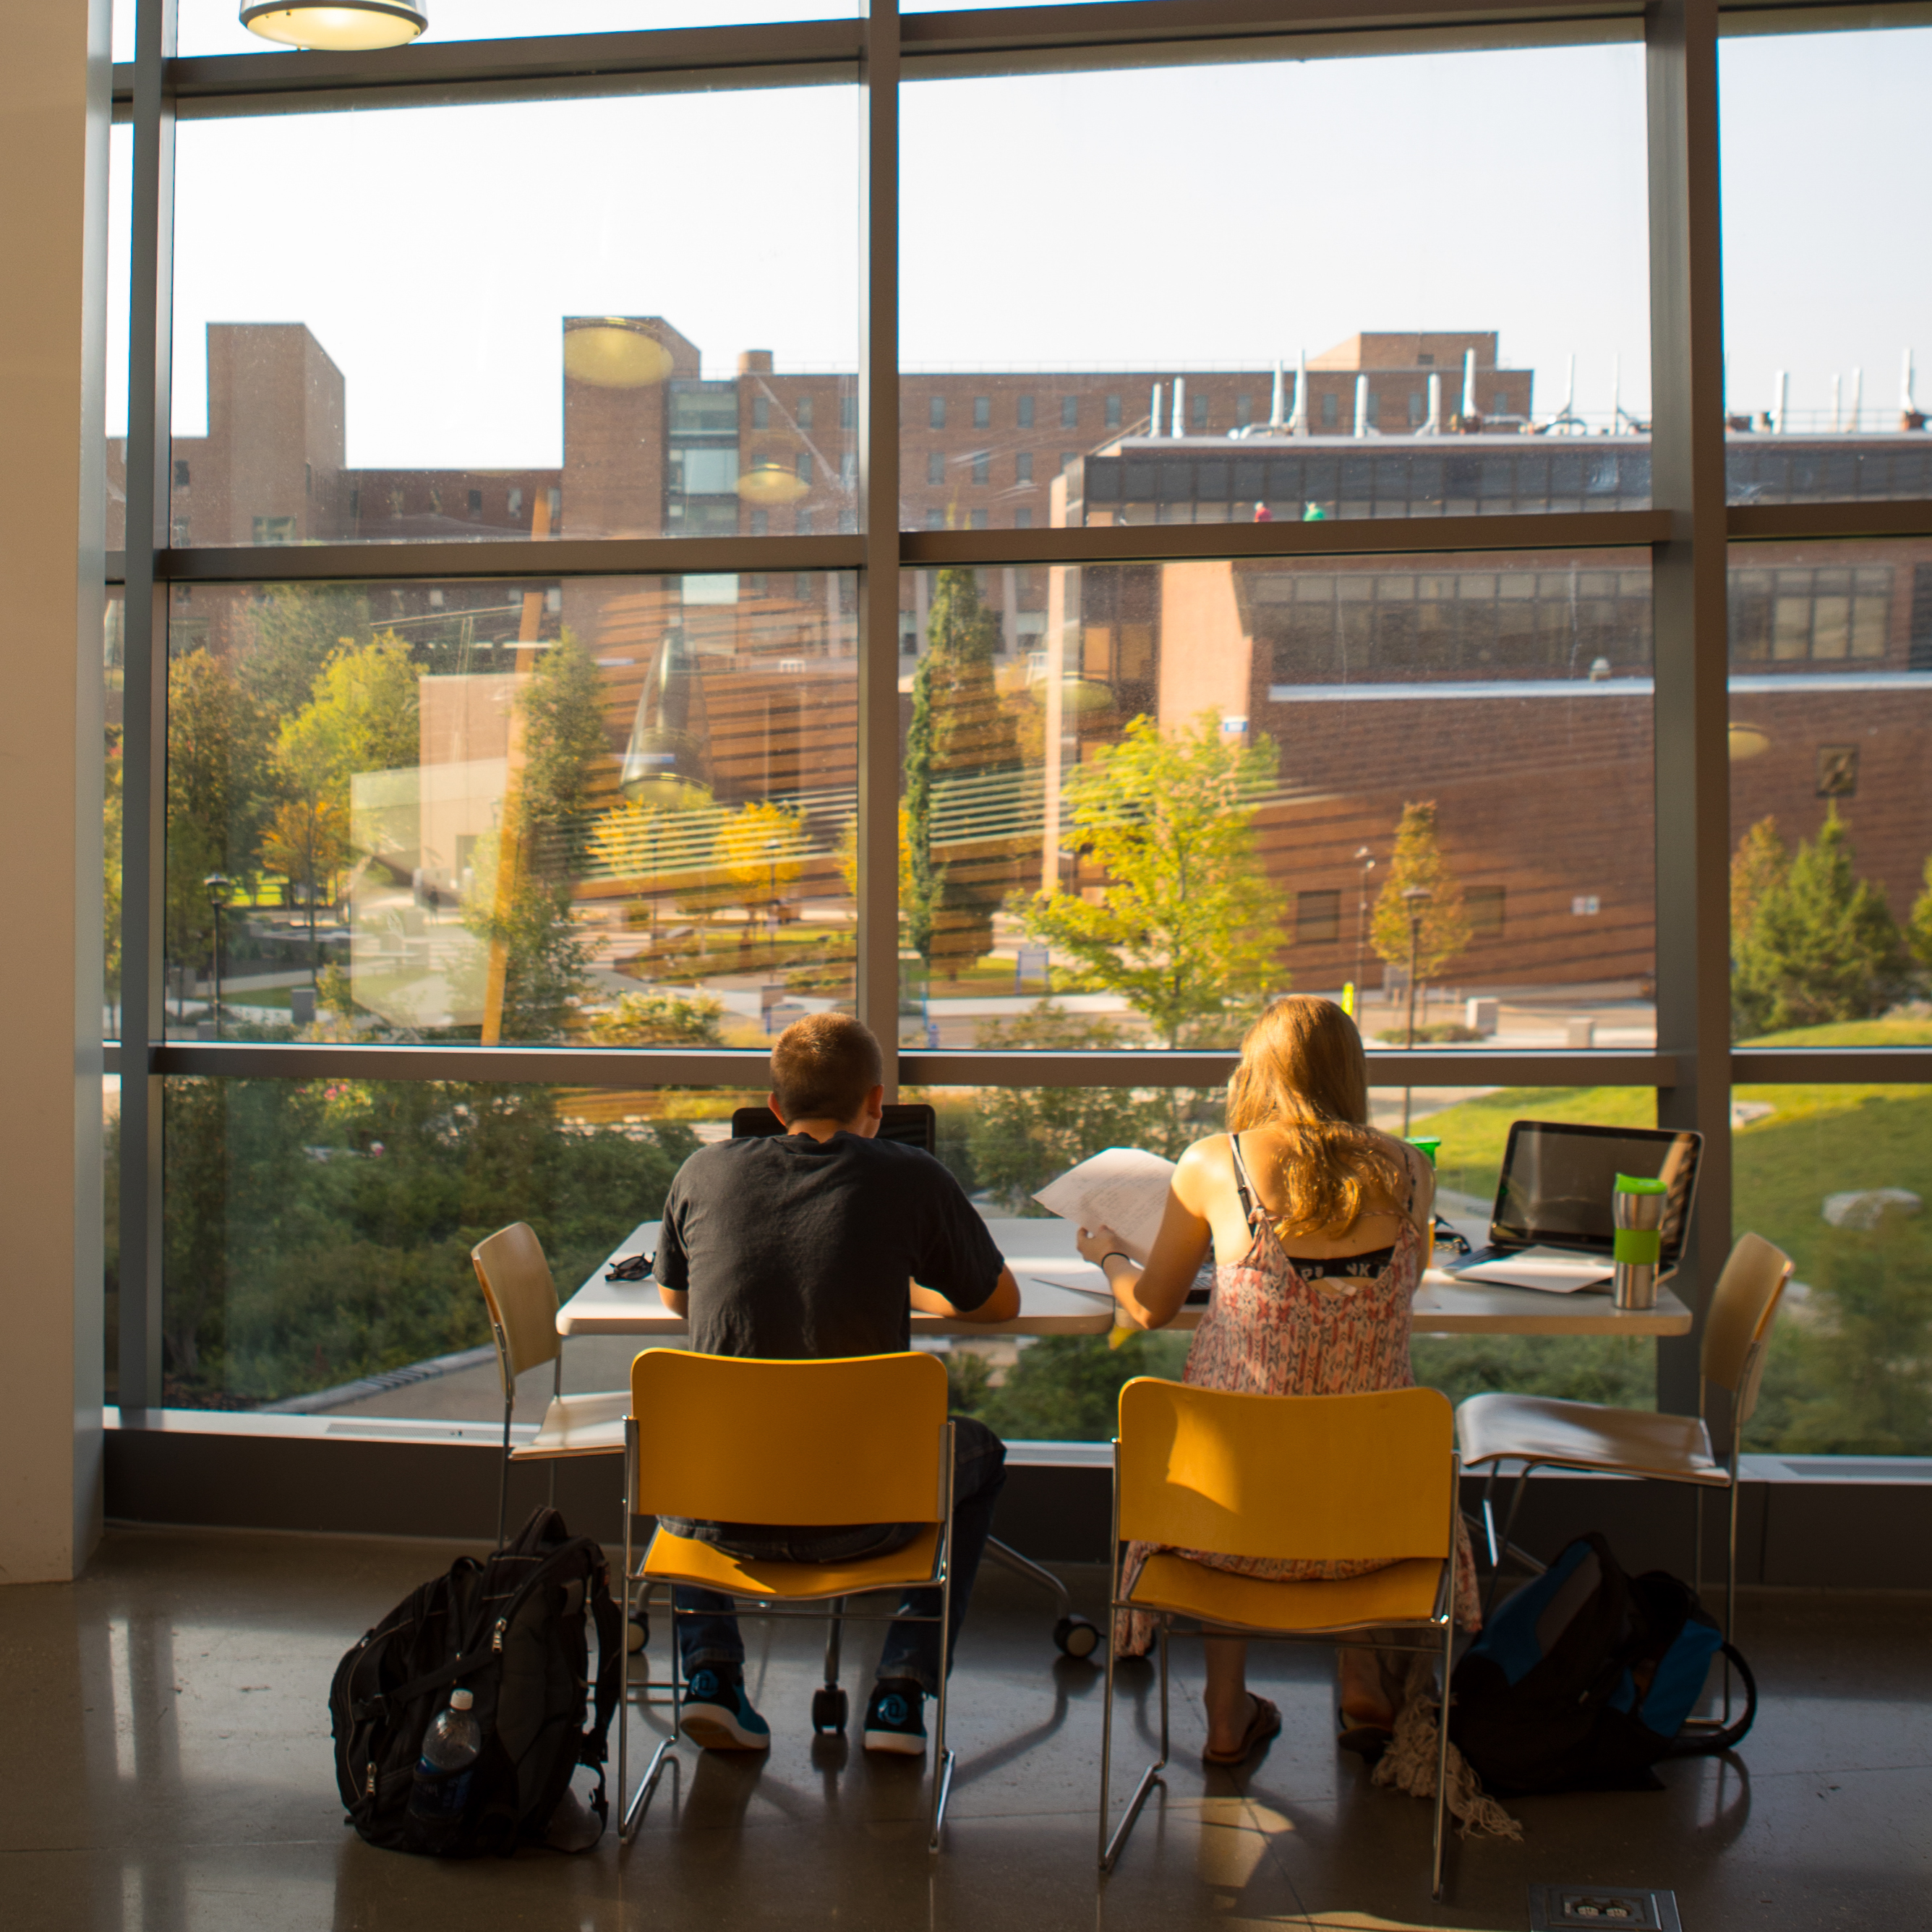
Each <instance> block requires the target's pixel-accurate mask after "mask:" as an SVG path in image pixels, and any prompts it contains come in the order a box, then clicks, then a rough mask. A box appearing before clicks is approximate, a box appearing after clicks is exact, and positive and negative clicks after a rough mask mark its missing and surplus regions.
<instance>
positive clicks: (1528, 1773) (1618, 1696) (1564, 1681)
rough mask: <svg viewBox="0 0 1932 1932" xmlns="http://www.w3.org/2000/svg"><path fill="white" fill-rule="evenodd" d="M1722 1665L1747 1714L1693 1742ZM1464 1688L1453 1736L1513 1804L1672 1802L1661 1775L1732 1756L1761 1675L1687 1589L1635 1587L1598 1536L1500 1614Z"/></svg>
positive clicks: (1475, 1653)
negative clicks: (1665, 1765)
mask: <svg viewBox="0 0 1932 1932" xmlns="http://www.w3.org/2000/svg"><path fill="white" fill-rule="evenodd" d="M1719 1655H1722V1656H1724V1657H1727V1658H1730V1661H1731V1664H1732V1665H1733V1667H1734V1668H1735V1669H1736V1671H1737V1673H1738V1675H1739V1677H1740V1678H1741V1679H1742V1680H1743V1682H1744V1688H1745V1710H1744V1715H1742V1717H1741V1718H1739V1719H1738V1721H1736V1723H1735V1724H1731V1725H1729V1726H1727V1727H1725V1728H1724V1729H1723V1730H1717V1729H1715V1728H1713V1729H1711V1730H1699V1731H1696V1732H1691V1733H1685V1730H1684V1723H1685V1719H1686V1718H1688V1717H1689V1715H1691V1711H1692V1710H1693V1709H1694V1708H1695V1706H1696V1705H1697V1700H1698V1697H1700V1694H1702V1692H1703V1688H1704V1679H1705V1676H1706V1673H1707V1672H1708V1671H1709V1668H1710V1665H1711V1661H1712V1658H1715V1657H1717V1656H1719ZM1452 1688H1453V1690H1454V1698H1453V1700H1452V1702H1451V1705H1450V1707H1449V1735H1450V1736H1451V1738H1452V1739H1454V1741H1455V1744H1456V1747H1457V1749H1458V1750H1459V1751H1461V1752H1462V1754H1463V1756H1464V1757H1466V1759H1468V1760H1469V1763H1471V1764H1472V1765H1473V1766H1475V1769H1476V1770H1477V1771H1478V1772H1480V1773H1481V1776H1482V1780H1483V1783H1484V1785H1485V1786H1486V1787H1487V1788H1488V1789H1489V1790H1491V1791H1493V1792H1495V1793H1497V1794H1498V1795H1499V1796H1503V1797H1510V1796H1516V1795H1517V1794H1520V1793H1525V1792H1534V1791H1580V1790H1597V1791H1647V1790H1661V1789H1662V1788H1663V1787H1662V1784H1661V1780H1660V1779H1659V1778H1658V1776H1657V1775H1656V1773H1655V1772H1654V1771H1653V1770H1652V1769H1651V1767H1652V1766H1653V1765H1655V1764H1657V1763H1659V1762H1661V1760H1664V1759H1665V1758H1673V1757H1704V1756H1709V1755H1712V1754H1716V1753H1718V1752H1720V1751H1729V1750H1730V1749H1731V1748H1732V1747H1733V1745H1736V1744H1737V1743H1738V1742H1739V1741H1740V1740H1741V1739H1742V1738H1743V1737H1744V1736H1745V1733H1746V1732H1748V1730H1750V1729H1751V1721H1752V1719H1753V1718H1755V1717H1756V1716H1757V1684H1756V1683H1755V1682H1754V1680H1753V1679H1752V1676H1751V1667H1750V1666H1749V1665H1748V1664H1746V1663H1745V1661H1744V1659H1743V1658H1742V1657H1741V1656H1740V1655H1739V1653H1738V1652H1737V1651H1736V1649H1733V1646H1730V1644H1728V1643H1725V1642H1724V1640H1723V1637H1722V1634H1721V1632H1720V1631H1718V1626H1717V1625H1716V1623H1715V1622H1714V1621H1713V1620H1712V1618H1711V1616H1709V1613H1707V1612H1706V1610H1705V1609H1704V1607H1703V1605H1702V1604H1700V1603H1699V1602H1698V1601H1697V1597H1696V1596H1695V1595H1694V1594H1693V1592H1691V1589H1689V1588H1688V1586H1686V1585H1685V1584H1683V1583H1679V1581H1678V1580H1677V1579H1676V1577H1672V1576H1668V1575H1667V1574H1665V1573H1664V1571H1661V1570H1653V1571H1650V1572H1649V1574H1647V1575H1645V1576H1642V1577H1630V1576H1627V1575H1626V1574H1625V1572H1624V1571H1623V1569H1622V1567H1621V1566H1620V1565H1619V1563H1618V1562H1617V1559H1616V1558H1615V1557H1614V1556H1612V1555H1611V1553H1610V1545H1609V1544H1607V1543H1606V1542H1605V1541H1604V1539H1603V1538H1602V1537H1601V1536H1599V1535H1597V1534H1596V1533H1595V1532H1592V1533H1591V1534H1590V1535H1588V1536H1583V1537H1579V1538H1577V1541H1575V1542H1574V1543H1572V1544H1570V1545H1569V1547H1568V1548H1567V1549H1565V1550H1564V1552H1563V1553H1562V1555H1561V1556H1559V1557H1558V1558H1557V1559H1556V1562H1554V1563H1553V1564H1551V1565H1550V1568H1548V1569H1547V1571H1544V1574H1542V1575H1541V1577H1538V1578H1536V1579H1535V1581H1534V1582H1532V1583H1527V1584H1526V1585H1525V1586H1523V1588H1522V1589H1520V1590H1518V1591H1517V1592H1516V1593H1515V1594H1514V1595H1513V1596H1511V1597H1509V1598H1506V1599H1505V1601H1503V1602H1502V1604H1499V1605H1498V1607H1496V1610H1495V1612H1494V1613H1493V1615H1492V1616H1490V1619H1489V1620H1488V1622H1487V1623H1486V1624H1485V1625H1484V1628H1483V1633H1482V1635H1481V1637H1478V1639H1477V1640H1476V1641H1475V1643H1473V1644H1472V1645H1471V1646H1469V1649H1468V1650H1467V1651H1466V1652H1465V1653H1464V1655H1463V1658H1462V1661H1460V1663H1459V1664H1457V1666H1456V1672H1455V1676H1454V1679H1452Z"/></svg>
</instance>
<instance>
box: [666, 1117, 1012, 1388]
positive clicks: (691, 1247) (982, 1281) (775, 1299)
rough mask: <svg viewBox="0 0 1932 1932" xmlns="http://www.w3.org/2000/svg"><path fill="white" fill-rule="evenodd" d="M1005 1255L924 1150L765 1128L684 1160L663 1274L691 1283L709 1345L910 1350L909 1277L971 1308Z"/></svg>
mask: <svg viewBox="0 0 1932 1932" xmlns="http://www.w3.org/2000/svg"><path fill="white" fill-rule="evenodd" d="M1004 1265H1005V1264H1004V1262H1003V1261H1002V1260H1001V1255H1000V1251H999V1249H998V1247H996V1246H995V1244H994V1241H993V1238H992V1234H991V1233H990V1232H989V1230H988V1229H987V1226H986V1223H985V1222H984V1221H983V1220H981V1219H980V1217H979V1216H978V1215H977V1214H976V1213H974V1209H973V1205H972V1203H971V1202H969V1201H968V1199H966V1196H965V1193H964V1192H963V1191H962V1190H961V1188H960V1186H959V1182H958V1181H955V1180H954V1179H953V1176H952V1175H951V1174H950V1173H949V1172H947V1169H945V1168H944V1166H941V1164H940V1163H939V1162H938V1161H937V1160H934V1158H933V1157H932V1155H930V1154H927V1153H926V1151H924V1150H923V1149H922V1148H912V1147H907V1146H905V1145H903V1144H902V1143H901V1142H895V1141H886V1140H865V1139H861V1138H860V1137H859V1136H858V1135H856V1134H848V1133H836V1134H834V1135H833V1136H832V1138H831V1139H829V1140H828V1141H816V1140H814V1139H812V1138H811V1136H810V1135H809V1134H783V1135H780V1134H763V1135H759V1136H755V1137H754V1138H751V1139H745V1140H733V1141H720V1142H716V1143H715V1144H714V1145H712V1146H710V1147H706V1148H700V1149H699V1150H698V1151H697V1153H695V1154H693V1155H692V1156H691V1158H690V1159H689V1160H687V1161H686V1162H685V1164H684V1165H683V1166H682V1168H680V1169H679V1170H678V1174H677V1178H676V1180H675V1181H673V1182H672V1183H671V1185H670V1193H669V1195H668V1196H666V1198H665V1200H664V1231H663V1233H662V1234H661V1236H660V1237H659V1238H658V1252H657V1262H656V1265H655V1268H654V1270H653V1272H654V1273H655V1275H656V1277H657V1279H658V1282H659V1283H661V1285H662V1286H664V1287H666V1288H668V1289H673V1290H676V1289H682V1290H683V1291H685V1292H686V1293H687V1294H688V1295H689V1297H690V1301H689V1302H688V1304H687V1307H688V1320H689V1323H690V1328H691V1347H692V1348H693V1349H696V1350H697V1351H698V1352H700V1354H703V1355H751V1356H760V1357H763V1358H765V1359H766V1360H768V1361H808V1360H813V1359H822V1358H825V1357H827V1356H832V1355H889V1354H890V1353H892V1352H894V1351H895V1350H898V1349H906V1348H908V1347H910V1346H911V1340H912V1328H911V1314H912V1312H911V1306H910V1302H909V1301H908V1300H907V1295H906V1286H907V1281H908V1280H914V1281H916V1282H918V1283H919V1284H920V1285H921V1286H923V1287H926V1288H930V1289H936V1290H937V1291H938V1292H939V1293H940V1294H941V1295H944V1296H945V1298H947V1301H950V1302H951V1303H952V1304H953V1307H956V1308H958V1309H960V1310H972V1309H975V1308H977V1307H980V1306H981V1304H983V1303H984V1302H985V1301H986V1299H987V1298H988V1297H989V1295H992V1292H993V1290H994V1289H995V1287H997V1286H998V1283H999V1278H1000V1271H1001V1268H1003V1267H1004Z"/></svg>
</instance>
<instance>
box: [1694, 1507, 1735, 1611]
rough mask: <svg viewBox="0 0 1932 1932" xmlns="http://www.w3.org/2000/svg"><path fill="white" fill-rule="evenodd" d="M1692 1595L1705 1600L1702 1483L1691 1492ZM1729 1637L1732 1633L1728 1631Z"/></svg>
mask: <svg viewBox="0 0 1932 1932" xmlns="http://www.w3.org/2000/svg"><path fill="white" fill-rule="evenodd" d="M1691 1595H1693V1596H1694V1597H1695V1598H1697V1601H1699V1602H1700V1603H1702V1602H1703V1600H1704V1487H1703V1484H1701V1483H1700V1484H1697V1486H1696V1487H1694V1488H1693V1489H1692V1490H1691ZM1724 1634H1725V1635H1726V1636H1727V1637H1728V1636H1729V1635H1730V1632H1729V1631H1726V1632H1725V1633H1724Z"/></svg>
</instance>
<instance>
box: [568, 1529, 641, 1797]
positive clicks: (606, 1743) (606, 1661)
mask: <svg viewBox="0 0 1932 1932" xmlns="http://www.w3.org/2000/svg"><path fill="white" fill-rule="evenodd" d="M590 1615H591V1618H592V1621H593V1622H595V1625H596V1626H597V1702H596V1706H595V1710H594V1712H593V1713H592V1718H591V1724H590V1728H589V1730H587V1731H586V1732H585V1733H584V1734H583V1742H582V1744H581V1745H580V1747H579V1749H578V1751H577V1763H579V1764H586V1765H589V1766H590V1767H591V1768H592V1769H593V1770H595V1772H596V1773H597V1791H596V1795H595V1796H594V1797H592V1799H591V1801H590V1808H591V1809H592V1811H595V1813H596V1814H597V1816H598V1820H599V1821H600V1822H605V1823H607V1822H608V1819H609V1815H610V1804H609V1801H608V1800H607V1799H606V1797H605V1796H604V1763H605V1761H606V1760H607V1758H608V1757H609V1755H610V1720H611V1719H612V1718H613V1717H614V1716H615V1715H616V1711H617V1700H618V1698H619V1696H621V1695H622V1691H623V1688H624V1672H625V1667H626V1665H627V1663H628V1656H629V1641H630V1634H629V1632H628V1631H627V1630H625V1628H624V1619H623V1617H622V1615H621V1614H620V1613H619V1610H618V1607H617V1605H616V1602H615V1601H613V1598H612V1597H611V1595H610V1565H609V1564H608V1563H603V1564H600V1565H598V1568H597V1569H596V1571H595V1573H594V1574H593V1575H592V1578H591V1583H590Z"/></svg>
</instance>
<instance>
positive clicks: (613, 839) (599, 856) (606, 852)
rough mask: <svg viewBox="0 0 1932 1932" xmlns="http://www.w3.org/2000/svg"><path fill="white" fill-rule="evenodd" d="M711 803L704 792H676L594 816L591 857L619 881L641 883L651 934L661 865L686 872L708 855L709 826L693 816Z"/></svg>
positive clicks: (628, 802)
mask: <svg viewBox="0 0 1932 1932" xmlns="http://www.w3.org/2000/svg"><path fill="white" fill-rule="evenodd" d="M710 802H711V794H710V793H709V791H708V790H704V789H703V788H701V787H697V786H687V787H678V788H676V789H675V790H671V791H670V793H669V794H668V796H666V797H664V798H662V799H648V800H643V801H640V800H638V799H625V801H624V802H623V803H622V804H621V805H613V806H612V807H611V808H610V810H609V811H603V812H600V813H598V816H597V822H596V823H595V825H593V826H592V827H591V830H590V853H591V856H592V858H593V859H595V861H596V862H598V864H599V865H603V866H604V867H605V868H607V869H608V870H609V871H610V872H611V873H613V874H615V875H616V877H619V878H627V879H642V880H643V882H644V904H645V907H646V911H647V913H648V915H649V921H650V926H651V929H652V933H653V934H654V935H655V932H656V929H657V893H658V874H659V871H660V870H661V868H662V867H663V866H664V863H665V862H666V861H667V860H670V862H672V863H673V866H674V867H675V868H676V869H677V870H679V871H687V872H688V871H691V870H692V869H694V868H696V867H698V866H701V865H704V864H705V863H706V862H707V861H708V860H709V857H710V856H711V855H710V845H711V840H710V838H709V832H710V825H709V821H708V820H706V819H700V818H697V817H694V815H693V814H694V813H695V812H696V811H697V810H698V808H700V807H702V806H706V805H709V804H710Z"/></svg>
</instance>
